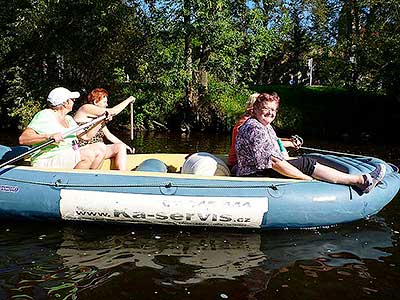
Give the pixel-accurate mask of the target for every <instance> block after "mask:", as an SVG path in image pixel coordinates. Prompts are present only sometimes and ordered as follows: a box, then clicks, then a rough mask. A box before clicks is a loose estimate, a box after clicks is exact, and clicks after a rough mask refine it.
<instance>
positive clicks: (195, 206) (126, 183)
mask: <svg viewBox="0 0 400 300" xmlns="http://www.w3.org/2000/svg"><path fill="white" fill-rule="evenodd" d="M205 156H207V157H208V158H207V159H206V160H196V161H194V162H193V161H190V160H188V159H187V155H186V154H136V155H129V162H128V163H129V168H130V170H131V171H126V172H121V171H112V170H110V169H109V165H110V164H109V162H105V164H104V165H103V169H102V170H96V171H92V170H62V169H59V170H58V169H57V170H56V169H38V168H33V167H30V166H6V167H4V168H3V169H1V170H0V218H12V219H16V218H23V219H31V220H69V221H92V222H109V223H132V224H166V225H178V226H214V227H242V228H262V229H274V228H312V227H320V226H331V225H335V224H339V223H345V222H352V221H356V220H359V219H363V218H368V217H370V216H371V215H374V214H377V213H378V212H379V211H380V210H381V209H382V208H383V207H385V205H387V204H388V203H389V202H390V201H391V200H392V199H393V198H394V197H395V196H396V194H397V192H398V190H399V187H400V176H399V173H398V169H397V168H396V167H395V166H393V165H391V164H387V163H385V162H383V161H382V160H380V159H377V158H365V157H362V158H350V157H338V156H331V155H321V154H312V156H313V157H315V158H317V159H318V160H319V161H321V162H323V163H324V164H328V165H330V166H333V167H335V168H337V169H340V170H342V171H345V172H348V173H353V174H355V173H363V172H369V171H371V170H373V169H374V167H375V166H376V165H377V164H378V163H385V164H386V167H387V173H386V176H385V177H384V179H383V181H382V182H381V183H380V184H378V185H377V186H376V188H375V189H373V190H372V191H371V192H370V193H368V194H361V193H359V191H357V190H356V189H355V188H353V187H350V186H346V185H338V184H331V183H326V182H321V181H317V180H312V181H306V180H295V179H277V178H248V177H232V176H227V175H229V174H227V171H226V167H225V166H224V163H223V162H222V160H221V159H218V158H215V159H214V160H213V159H211V160H210V158H213V156H212V155H205ZM213 161H214V162H215V166H212V168H211V171H212V172H214V174H210V173H209V172H210V170H209V168H208V169H207V168H206V169H207V170H206V172H205V171H204V170H205V168H204V165H205V166H210V165H212V163H213ZM188 162H190V163H191V164H190V166H189V167H188ZM201 162H203V166H201V164H200V163H201ZM204 162H206V163H205V164H204ZM188 169H189V171H185V172H184V173H190V170H202V172H203V173H201V172H200V173H201V174H200V175H199V174H198V173H196V172H193V173H194V174H182V171H183V170H188ZM204 172H205V173H204ZM216 175H223V176H216Z"/></svg>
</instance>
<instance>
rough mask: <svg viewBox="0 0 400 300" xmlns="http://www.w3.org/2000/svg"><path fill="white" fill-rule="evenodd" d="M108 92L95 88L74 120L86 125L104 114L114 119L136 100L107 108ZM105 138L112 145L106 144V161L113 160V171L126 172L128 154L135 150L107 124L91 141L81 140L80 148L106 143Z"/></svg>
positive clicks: (128, 100) (131, 97) (132, 98)
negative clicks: (109, 128)
mask: <svg viewBox="0 0 400 300" xmlns="http://www.w3.org/2000/svg"><path fill="white" fill-rule="evenodd" d="M108 95H109V94H108V92H107V91H106V90H105V89H103V88H95V89H94V90H92V91H91V92H90V93H89V95H88V103H87V104H84V105H82V106H81V107H80V108H79V109H78V111H77V112H76V114H75V116H74V119H75V121H76V122H77V123H78V124H79V123H86V122H88V121H90V120H92V119H93V118H97V117H98V116H101V115H102V114H104V113H106V112H107V113H108V114H109V116H110V117H111V118H112V117H113V116H115V115H117V114H119V113H120V112H121V111H122V110H123V109H124V108H125V107H127V106H128V105H129V104H130V103H131V102H133V101H134V100H135V98H134V97H133V96H130V97H128V98H127V99H125V100H124V101H122V102H120V103H119V104H117V105H115V106H114V107H111V108H107V106H108ZM104 138H106V139H107V140H108V141H109V142H111V144H105V148H106V153H105V159H107V158H110V159H111V169H113V170H126V168H127V164H126V162H127V153H126V151H129V152H130V153H134V152H135V149H134V148H130V147H129V146H128V145H126V144H125V143H124V142H122V141H121V140H120V139H119V138H117V137H116V136H115V135H114V134H112V133H111V132H110V130H108V128H107V126H106V123H104V124H103V126H102V128H100V130H99V131H98V132H97V134H96V135H95V136H94V137H93V138H92V139H91V140H89V141H85V140H79V145H80V146H85V145H87V144H93V143H99V142H101V143H104Z"/></svg>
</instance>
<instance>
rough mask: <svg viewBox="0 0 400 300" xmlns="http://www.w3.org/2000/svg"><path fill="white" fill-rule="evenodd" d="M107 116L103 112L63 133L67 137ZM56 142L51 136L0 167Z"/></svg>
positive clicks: (0, 166)
mask: <svg viewBox="0 0 400 300" xmlns="http://www.w3.org/2000/svg"><path fill="white" fill-rule="evenodd" d="M107 116H108V114H103V115H101V116H100V117H98V118H96V119H93V120H92V121H89V122H87V123H85V124H82V125H81V126H76V127H74V128H71V129H70V130H68V131H66V132H65V133H64V134H63V137H67V136H69V135H70V134H72V133H75V132H77V131H80V130H83V129H85V128H88V127H90V126H92V125H94V124H96V123H98V122H100V121H102V120H104V119H106V118H107ZM54 142H55V139H54V138H50V139H48V140H47V141H45V142H43V143H42V144H40V145H37V146H35V147H33V148H31V149H30V150H28V151H26V152H24V153H22V154H20V155H18V156H16V157H14V158H12V159H9V160H7V161H6V162H4V163H2V164H0V169H1V168H3V167H4V166H7V165H9V164H12V163H14V162H16V161H18V160H20V159H22V158H24V157H25V156H27V155H28V154H31V153H33V152H36V151H37V150H39V149H42V148H44V147H46V146H48V145H50V144H52V143H54Z"/></svg>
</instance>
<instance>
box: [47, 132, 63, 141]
mask: <svg viewBox="0 0 400 300" xmlns="http://www.w3.org/2000/svg"><path fill="white" fill-rule="evenodd" d="M48 139H54V142H56V143H59V142H61V141H63V140H64V136H63V134H62V133H56V134H52V135H49V136H48Z"/></svg>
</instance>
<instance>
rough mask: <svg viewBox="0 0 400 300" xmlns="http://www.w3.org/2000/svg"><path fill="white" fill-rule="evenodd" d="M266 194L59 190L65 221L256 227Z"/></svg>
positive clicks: (261, 215) (265, 209) (265, 205)
mask: <svg viewBox="0 0 400 300" xmlns="http://www.w3.org/2000/svg"><path fill="white" fill-rule="evenodd" d="M267 211H268V199H267V197H251V198H249V197H248V198H245V199H243V198H240V197H194V196H176V195H168V196H166V195H146V194H127V193H113V192H95V191H78V190H61V201H60V212H61V217H62V218H63V219H65V220H87V221H113V222H123V223H142V224H143V223H149V224H173V225H190V226H195V225H203V226H224V227H249V228H258V227H260V225H261V223H262V219H263V216H264V213H265V212H267Z"/></svg>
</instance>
